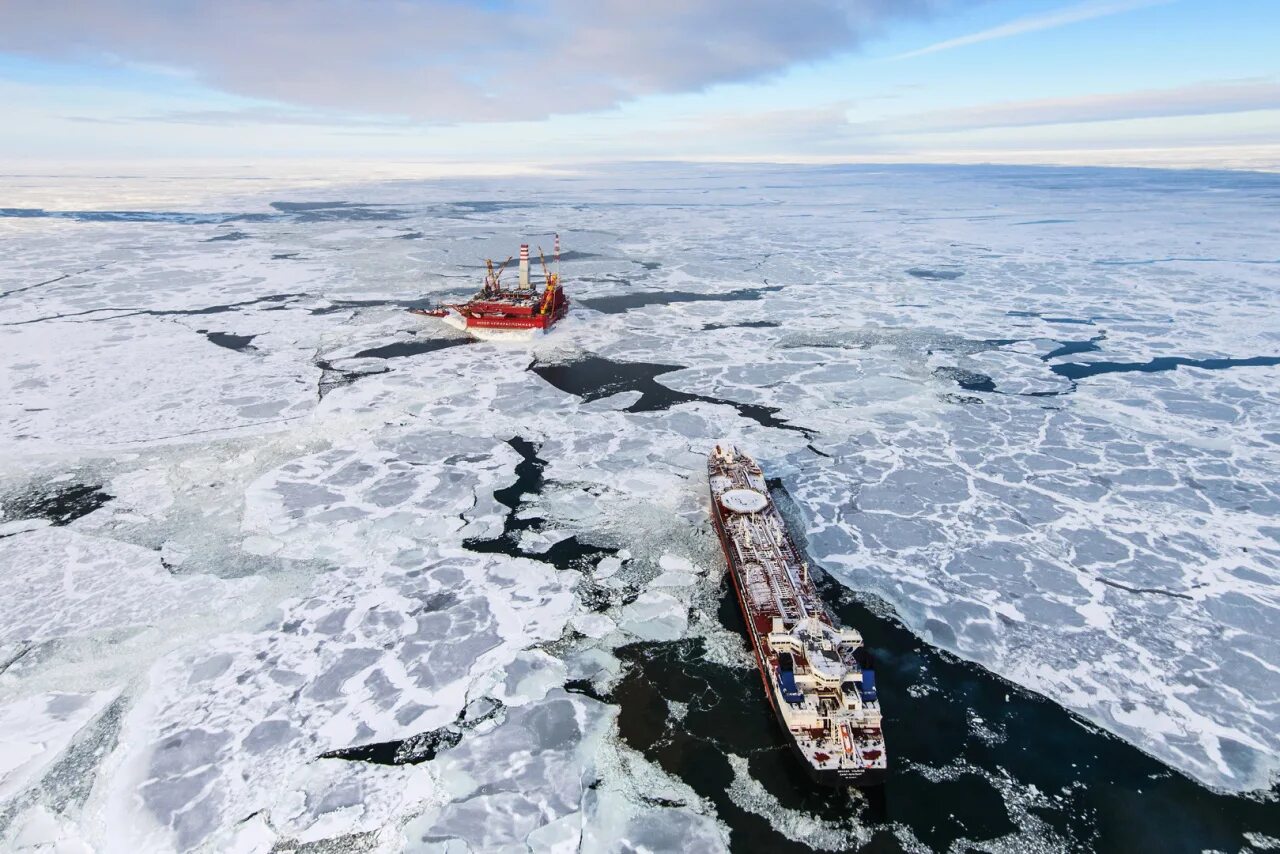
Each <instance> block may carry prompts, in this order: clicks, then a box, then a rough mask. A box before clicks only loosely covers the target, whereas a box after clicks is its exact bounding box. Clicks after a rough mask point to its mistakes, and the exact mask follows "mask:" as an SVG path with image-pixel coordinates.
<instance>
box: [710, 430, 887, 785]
mask: <svg viewBox="0 0 1280 854" xmlns="http://www.w3.org/2000/svg"><path fill="white" fill-rule="evenodd" d="M707 475H708V479H709V480H710V485H711V514H712V519H713V521H714V523H715V528H716V532H717V533H718V534H719V535H720V544H721V546H723V547H724V556H725V560H726V561H727V562H728V564H729V576H730V578H732V579H733V586H734V589H735V591H736V592H737V595H738V604H739V605H740V606H741V607H742V616H743V619H744V620H745V621H746V624H747V634H748V635H749V636H750V639H751V646H752V647H753V648H754V650H755V657H756V666H757V667H759V668H760V675H761V676H762V677H763V679H764V689H765V695H766V696H767V697H768V698H769V703H770V705H772V706H773V710H774V712H775V713H776V715H777V717H778V721H779V723H780V724H781V725H782V728H783V729H784V730H785V731H786V734H787V737H788V740H789V741H790V743H791V745H792V747H794V748H795V752H796V754H797V755H798V756H799V757H800V760H801V761H802V762H803V763H804V767H805V768H806V770H807V771H808V772H809V775H810V776H811V777H812V778H813V779H814V781H815V782H818V783H822V784H825V785H830V786H873V785H876V784H877V783H880V782H882V781H883V780H884V776H885V769H886V767H887V757H886V755H885V746H884V735H883V733H882V731H881V728H880V702H879V700H878V699H877V697H876V679H875V671H874V670H872V668H871V657H870V655H869V654H868V652H867V649H866V647H865V646H864V645H863V643H862V635H860V634H859V633H858V632H856V631H854V630H853V629H847V628H843V627H841V626H837V625H836V624H835V622H834V621H833V620H832V618H831V615H830V614H829V613H828V612H827V609H826V606H825V605H824V604H823V602H822V600H821V599H820V598H819V596H818V591H817V588H816V587H815V586H814V583H813V579H812V578H811V577H810V575H809V567H808V564H806V563H805V561H804V560H803V559H802V558H801V556H800V551H799V549H797V548H796V545H795V543H794V542H793V541H792V540H791V537H790V535H788V533H787V529H786V525H785V523H784V522H783V520H782V516H781V515H780V514H779V513H778V510H777V508H776V507H775V506H774V503H773V500H772V499H771V498H770V497H769V490H768V487H767V486H766V485H765V479H764V473H763V472H761V470H760V467H759V466H758V465H756V463H755V462H754V461H753V460H752V459H751V458H750V457H748V456H747V455H746V454H744V453H742V452H741V451H740V450H738V449H737V448H736V447H734V446H732V445H717V446H716V448H715V450H714V451H712V452H711V456H710V458H709V459H708V461H707Z"/></svg>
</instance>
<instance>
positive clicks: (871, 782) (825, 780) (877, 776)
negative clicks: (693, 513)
mask: <svg viewBox="0 0 1280 854" xmlns="http://www.w3.org/2000/svg"><path fill="white" fill-rule="evenodd" d="M710 498H711V514H712V527H713V528H715V530H716V536H717V537H718V538H719V540H720V550H721V551H722V552H723V553H724V560H725V564H726V565H727V566H728V568H729V579H730V580H731V581H732V583H733V592H734V596H735V597H736V598H737V600H738V608H739V610H740V611H741V613H742V619H743V621H744V622H745V623H746V629H747V637H748V638H749V639H750V641H751V651H752V654H753V655H754V656H755V660H756V670H757V671H758V672H759V674H760V681H761V683H762V686H763V688H764V695H765V697H766V698H767V699H768V701H769V708H770V710H771V711H772V712H773V719H774V721H775V722H776V723H777V724H778V727H779V728H780V729H781V730H782V733H783V737H784V739H785V741H786V742H787V745H788V746H789V747H790V749H791V752H792V754H793V755H794V756H795V757H796V759H797V760H798V761H799V763H800V766H801V767H802V768H804V769H805V771H806V772H807V774H808V776H809V779H810V780H812V781H813V782H814V783H816V784H818V785H820V786H830V787H833V788H847V787H849V786H856V787H858V788H872V787H875V786H879V785H881V784H883V783H884V781H885V776H886V771H885V769H880V768H864V769H854V768H841V769H834V768H832V769H822V768H815V767H813V765H812V764H811V763H810V762H809V761H808V759H807V757H805V755H804V753H803V752H801V750H800V748H799V747H798V746H797V745H796V741H795V738H794V737H792V735H791V733H790V732H789V731H788V730H787V727H786V724H784V723H783V721H782V717H781V715H780V713H779V710H778V707H777V704H776V701H775V700H774V696H773V690H772V687H771V686H770V684H769V667H768V665H767V663H766V660H765V659H766V656H765V653H764V650H763V649H761V640H760V638H761V632H760V629H761V628H763V627H761V626H757V625H756V623H757V615H756V614H755V612H753V611H752V609H751V608H750V607H748V605H747V601H746V598H745V597H744V595H743V591H742V582H741V580H740V576H739V571H740V570H739V567H738V564H737V561H736V560H735V558H734V555H733V549H732V548H731V547H730V544H729V540H728V538H727V535H726V534H725V525H724V518H723V516H722V512H721V509H720V503H719V502H718V501H717V500H716V496H715V495H714V493H713V494H711V496H710ZM764 631H767V628H766V629H764Z"/></svg>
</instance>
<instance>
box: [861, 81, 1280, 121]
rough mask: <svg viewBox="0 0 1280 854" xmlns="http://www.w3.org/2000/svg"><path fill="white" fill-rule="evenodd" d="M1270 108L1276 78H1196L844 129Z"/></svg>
mask: <svg viewBox="0 0 1280 854" xmlns="http://www.w3.org/2000/svg"><path fill="white" fill-rule="evenodd" d="M1274 109H1280V83H1276V82H1275V81H1274V80H1272V79H1269V78H1251V79H1246V80H1228V81H1217V82H1208V83H1199V84H1195V85H1192V86H1181V87H1177V88H1174V89H1147V90H1142V91H1137V92H1118V93H1110V94H1105V95H1084V96H1080V97H1075V98H1047V99H1042V100H1035V101H1010V102H1006V103H1002V104H987V105H982V106H974V107H965V108H963V109H955V110H934V111H931V112H926V113H916V114H913V115H908V116H899V117H897V118H890V119H883V120H879V121H874V122H857V123H852V124H850V126H849V129H850V130H851V131H853V132H855V133H858V134H881V135H891V134H893V135H900V134H927V133H948V132H953V131H966V130H979V129H985V128H1012V127H1032V126H1036V125H1059V124H1078V123H1087V122H1112V121H1122V120H1126V119H1147V118H1168V117H1173V116H1208V115H1217V114H1222V113H1241V112H1249V111H1252V110H1274Z"/></svg>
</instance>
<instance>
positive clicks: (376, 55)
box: [0, 0, 969, 122]
mask: <svg viewBox="0 0 1280 854" xmlns="http://www.w3.org/2000/svg"><path fill="white" fill-rule="evenodd" d="M947 1H948V0H641V1H640V2H638V0H540V2H537V3H508V2H489V3H464V2H461V0H396V2H392V0H220V2H210V3H205V2H173V0H59V2H43V3H4V4H0V50H6V51H9V52H13V53H19V54H25V55H32V56H37V57H40V58H44V59H59V60H71V61H80V62H85V61H89V62H100V63H104V64H105V63H107V62H108V61H109V62H113V63H119V62H121V61H127V62H129V63H134V64H137V65H141V66H144V67H145V66H157V67H162V68H165V69H171V70H173V73H177V74H183V73H187V72H189V73H191V74H192V75H193V76H194V79H196V80H198V81H200V82H201V83H204V84H206V85H209V86H212V87H215V88H217V89H220V90H223V91H225V92H229V93H234V94H238V95H243V96H248V97H252V98H257V99H263V100H266V101H271V102H275V103H278V104H288V105H295V106H300V107H305V108H310V109H314V110H320V111H324V110H338V111H344V112H352V113H358V114H365V115H371V114H381V115H393V116H404V117H408V118H411V119H413V120H417V121H443V122H448V121H475V120H480V121H497V120H514V119H540V118H545V117H546V116H548V115H551V114H556V113H573V112H582V111H591V110H600V109H605V108H610V107H614V106H617V105H619V104H621V103H624V102H627V101H629V100H632V99H634V98H637V97H641V96H644V95H651V94H657V93H678V92H690V91H698V90H701V89H704V88H706V87H708V86H711V85H714V84H716V83H722V82H730V81H743V80H752V79H759V78H762V77H767V76H769V75H773V74H778V73H780V72H782V71H784V70H785V69H787V68H789V67H791V66H792V65H795V64H797V63H802V62H809V61H814V60H818V59H822V58H824V57H829V56H832V55H835V54H838V53H841V52H844V51H848V50H852V49H854V48H856V47H857V46H858V45H859V44H860V43H861V42H862V40H863V39H865V38H866V37H867V36H868V35H870V34H872V33H874V32H876V31H878V30H879V29H880V28H881V27H883V26H884V25H886V24H887V23H890V22H891V21H893V20H894V19H898V18H903V17H913V16H921V15H926V14H929V13H931V12H933V11H934V10H935V8H937V7H941V6H943V5H946V4H947ZM951 2H952V3H954V2H961V0H951ZM963 2H969V0H963Z"/></svg>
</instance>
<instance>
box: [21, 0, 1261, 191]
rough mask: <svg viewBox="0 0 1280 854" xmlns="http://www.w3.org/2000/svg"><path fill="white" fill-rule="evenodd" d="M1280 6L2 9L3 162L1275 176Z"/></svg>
mask: <svg viewBox="0 0 1280 854" xmlns="http://www.w3.org/2000/svg"><path fill="white" fill-rule="evenodd" d="M1277 44H1280V0H1218V2H1211V0H1078V2H1071V0H1068V2H1061V0H1056V2H1055V0H986V2H983V0H530V2H521V0H221V2H204V0H41V2H27V0H0V106H2V107H3V111H4V115H5V122H4V130H3V131H0V159H3V160H4V161H5V162H9V163H12V162H15V161H17V162H24V161H29V162H41V163H45V162H86V163H92V162H96V161H112V162H115V161H148V162H155V161H165V160H170V159H201V160H215V161H216V160H219V159H268V160H271V159H284V160H287V159H295V160H326V159H327V160H347V161H361V162H366V161H367V162H378V161H385V162H403V161H424V162H441V163H489V164H529V163H540V164H550V165H554V164H572V163H580V162H589V161H614V160H723V161H771V162H1010V163H1016V162H1064V163H1102V164H1107V163H1113V164H1124V165H1189V166H1223V167H1244V168H1269V169H1275V168H1280V49H1277V47H1276V45H1277Z"/></svg>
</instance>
